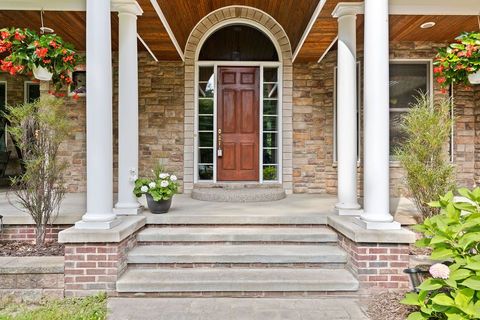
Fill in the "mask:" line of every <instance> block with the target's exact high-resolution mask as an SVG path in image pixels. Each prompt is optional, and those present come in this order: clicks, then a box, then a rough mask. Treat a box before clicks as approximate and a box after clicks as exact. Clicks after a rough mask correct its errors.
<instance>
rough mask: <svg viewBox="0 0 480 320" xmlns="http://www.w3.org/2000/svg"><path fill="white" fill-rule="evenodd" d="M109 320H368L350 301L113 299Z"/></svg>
mask: <svg viewBox="0 0 480 320" xmlns="http://www.w3.org/2000/svg"><path fill="white" fill-rule="evenodd" d="M108 312H109V315H108V319H109V320H151V319H156V320H172V319H175V320H204V319H205V320H322V319H328V320H368V319H369V318H368V317H367V316H366V315H365V313H364V312H363V310H362V309H361V307H360V302H359V300H357V299H347V298H314V299H313V298H312V299H310V298H303V299H294V298H292V299H288V298H276V299H267V298H191V299H190V298H110V299H108Z"/></svg>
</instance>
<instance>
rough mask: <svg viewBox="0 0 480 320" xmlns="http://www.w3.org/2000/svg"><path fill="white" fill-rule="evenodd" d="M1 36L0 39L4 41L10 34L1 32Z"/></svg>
mask: <svg viewBox="0 0 480 320" xmlns="http://www.w3.org/2000/svg"><path fill="white" fill-rule="evenodd" d="M1 36H2V39H6V38H8V37H10V33H8V31H2V32H1Z"/></svg>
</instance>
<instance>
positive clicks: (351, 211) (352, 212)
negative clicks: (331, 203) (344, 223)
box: [335, 208, 363, 217]
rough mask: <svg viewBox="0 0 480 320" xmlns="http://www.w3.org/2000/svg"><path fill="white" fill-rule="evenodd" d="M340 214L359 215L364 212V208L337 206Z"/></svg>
mask: <svg viewBox="0 0 480 320" xmlns="http://www.w3.org/2000/svg"><path fill="white" fill-rule="evenodd" d="M335 209H336V210H337V214H338V215H339V216H355V217H359V216H361V215H362V214H363V210H362V209H344V208H335Z"/></svg>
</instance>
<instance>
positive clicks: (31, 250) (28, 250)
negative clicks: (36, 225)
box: [0, 241, 65, 257]
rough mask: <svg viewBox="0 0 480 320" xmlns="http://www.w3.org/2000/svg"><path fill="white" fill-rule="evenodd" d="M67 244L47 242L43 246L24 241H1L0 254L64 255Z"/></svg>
mask: <svg viewBox="0 0 480 320" xmlns="http://www.w3.org/2000/svg"><path fill="white" fill-rule="evenodd" d="M64 253H65V246H64V245H63V244H60V243H58V242H47V243H46V244H45V245H44V246H42V247H37V246H36V245H35V244H33V243H28V242H23V241H8V242H7V241H5V242H0V256H2V257H26V256H63V255H64Z"/></svg>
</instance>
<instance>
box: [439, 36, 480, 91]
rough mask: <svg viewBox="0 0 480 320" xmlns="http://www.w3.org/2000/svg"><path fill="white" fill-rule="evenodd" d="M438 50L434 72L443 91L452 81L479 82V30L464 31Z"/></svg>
mask: <svg viewBox="0 0 480 320" xmlns="http://www.w3.org/2000/svg"><path fill="white" fill-rule="evenodd" d="M456 40H457V41H456V42H455V43H452V44H450V45H449V46H447V47H446V48H441V49H439V50H438V54H437V56H436V58H435V61H434V66H435V68H434V70H433V71H434V74H435V77H436V79H437V82H438V83H439V84H440V85H441V86H442V89H443V91H445V89H446V88H447V87H448V86H450V85H451V84H453V83H464V84H469V83H470V84H479V83H480V32H465V33H462V34H461V35H460V36H459V37H457V38H456Z"/></svg>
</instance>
